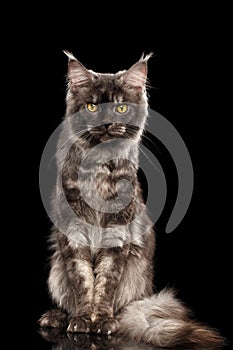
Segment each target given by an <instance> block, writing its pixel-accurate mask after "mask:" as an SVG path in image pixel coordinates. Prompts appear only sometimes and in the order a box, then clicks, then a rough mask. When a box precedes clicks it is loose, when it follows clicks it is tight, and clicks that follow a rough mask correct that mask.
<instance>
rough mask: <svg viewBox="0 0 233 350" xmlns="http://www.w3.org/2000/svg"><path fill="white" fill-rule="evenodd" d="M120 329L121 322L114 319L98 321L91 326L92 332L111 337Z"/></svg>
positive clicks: (107, 318)
mask: <svg viewBox="0 0 233 350" xmlns="http://www.w3.org/2000/svg"><path fill="white" fill-rule="evenodd" d="M118 329H119V322H118V321H117V319H116V318H114V317H104V318H101V319H97V320H96V321H95V322H94V323H93V324H92V326H91V331H92V332H93V333H96V334H106V335H110V334H112V333H116V332H117V331H118Z"/></svg>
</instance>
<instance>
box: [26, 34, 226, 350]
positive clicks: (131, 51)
mask: <svg viewBox="0 0 233 350" xmlns="http://www.w3.org/2000/svg"><path fill="white" fill-rule="evenodd" d="M186 34H187V36H186V35H183V36H179V34H178V35H177V37H176V36H174V37H172V38H170V39H171V40H170V41H168V40H158V38H156V35H155V37H154V38H153V35H152V38H151V39H150V40H149V45H147V43H146V42H145V40H143V39H141V40H136V43H135V44H133V43H132V42H131V40H130V39H129V38H128V41H127V42H124V41H123V42H122V41H121V40H115V39H113V40H112V41H111V44H109V42H108V44H107V45H106V43H105V40H104V39H102V40H99V41H98V42H95V41H93V40H91V39H90V40H86V42H82V43H81V42H79V41H78V42H77V45H74V46H71V47H67V46H66V47H63V48H62V49H68V50H69V51H72V52H73V53H74V54H75V55H76V57H77V58H78V59H79V60H80V61H81V62H82V63H83V64H84V65H85V66H86V67H87V68H89V69H92V70H94V71H97V72H113V73H114V72H116V71H118V70H122V69H126V68H129V67H130V66H131V65H132V64H133V63H135V62H136V61H137V60H138V59H139V58H140V56H141V54H142V53H143V52H145V53H149V52H151V51H153V52H154V57H153V58H152V59H151V60H150V61H149V64H148V66H149V69H148V70H149V73H148V76H149V80H150V83H151V88H150V90H149V93H150V100H149V102H150V108H151V109H153V110H155V111H157V112H159V113H160V114H162V115H163V116H164V117H165V118H167V119H168V120H169V121H170V122H171V123H172V124H173V126H174V127H175V128H176V129H177V131H178V132H179V133H180V135H181V136H182V138H183V140H184V142H185V144H186V146H187V148H188V150H189V153H190V156H191V159H192V162H193V168H194V192H193V197H192V201H191V204H190V207H189V209H188V211H187V214H186V215H185V217H184V219H183V221H182V222H181V224H180V225H179V226H178V227H177V228H176V229H175V231H173V232H172V233H170V234H165V233H164V225H165V223H166V221H167V217H168V215H169V205H170V206H172V203H173V201H174V193H175V191H176V185H177V184H176V181H174V179H173V175H174V169H173V168H172V166H171V164H170V163H169V159H168V163H167V164H166V161H165V162H164V167H165V173H166V175H167V181H168V183H169V189H170V192H169V193H168V195H169V196H170V197H168V198H169V200H170V204H169V201H168V203H167V212H166V210H165V214H163V216H162V217H161V218H160V220H159V222H158V224H157V255H156V261H155V266H156V278H155V284H156V287H157V289H158V290H160V289H161V288H163V287H165V286H172V287H175V288H176V289H177V290H178V295H179V297H180V298H181V299H182V300H183V301H184V302H186V303H187V305H188V306H189V307H190V308H191V309H192V310H193V311H194V313H195V315H196V318H197V319H198V320H200V321H202V322H204V323H207V324H209V325H210V326H212V327H215V328H217V329H219V330H220V332H221V333H222V334H223V335H224V336H225V337H227V338H228V339H230V337H231V334H230V322H229V321H228V319H229V317H230V309H231V293H232V291H231V289H230V280H231V276H232V273H231V272H230V268H229V261H230V249H229V247H230V239H229V238H230V223H229V221H230V217H229V216H228V215H227V214H226V212H227V208H228V204H227V202H226V194H227V192H228V189H227V188H228V187H227V185H228V184H227V183H226V173H227V159H228V154H227V150H226V146H225V143H224V141H225V140H224V135H223V131H224V127H225V126H223V125H222V124H221V120H223V118H224V116H221V115H220V114H219V111H218V110H217V109H216V102H217V101H216V100H217V99H218V92H217V93H216V75H218V69H217V68H216V66H215V65H214V64H212V63H211V62H212V57H213V52H212V48H210V47H209V40H205V38H206V39H208V38H209V36H208V35H207V33H205V35H204V36H205V37H204V38H201V39H202V40H201V39H200V37H198V38H197V37H196V33H192V32H189V33H186ZM168 37H169V35H168ZM62 49H48V50H46V51H44V52H43V50H37V51H36V60H35V65H36V67H37V82H36V90H34V91H36V96H34V97H35V100H36V101H37V103H36V108H35V112H34V113H33V114H34V116H33V119H32V120H31V126H32V129H33V147H34V150H35V152H36V157H33V158H32V159H31V161H32V163H33V173H34V174H35V177H34V178H33V179H34V180H33V184H32V187H31V188H32V189H33V191H32V192H31V193H32V195H33V201H34V202H33V203H35V204H34V205H33V210H32V212H33V215H32V221H33V222H32V227H33V228H32V231H33V233H32V234H33V236H32V237H33V240H32V245H33V249H32V261H33V263H32V265H33V271H34V272H33V290H32V293H31V294H33V298H32V325H33V346H34V347H38V348H39V347H40V348H43V347H44V348H45V347H47V348H48V349H49V348H50V345H48V344H47V343H45V342H44V341H42V339H41V338H40V336H39V335H38V334H37V333H36V329H37V325H36V321H37V319H38V318H39V317H40V315H41V314H42V313H43V312H44V311H46V310H47V309H48V308H49V307H51V302H50V299H49V297H48V293H47V286H46V279H47V275H48V260H47V257H48V251H47V242H46V240H47V237H48V233H49V228H50V221H49V219H48V218H47V214H46V212H45V210H44V208H43V205H42V202H41V199H40V193H39V185H38V169H39V162H40V157H41V154H42V151H43V148H44V146H45V144H46V141H47V139H48V138H49V136H50V135H51V133H52V132H53V130H54V129H55V127H56V126H58V125H59V123H60V121H61V118H62V117H63V115H64V111H65V89H66V86H65V74H66V69H67V58H66V56H65V55H64V54H63V52H62ZM216 71H217V73H216ZM34 88H35V87H34ZM164 156H165V158H166V157H167V155H166V152H165V153H164ZM168 158H169V157H168ZM172 184H174V188H175V189H172ZM155 196H156V194H155Z"/></svg>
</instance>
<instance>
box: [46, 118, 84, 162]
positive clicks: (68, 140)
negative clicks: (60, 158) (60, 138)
mask: <svg viewBox="0 0 233 350" xmlns="http://www.w3.org/2000/svg"><path fill="white" fill-rule="evenodd" d="M80 126H82V125H80ZM84 126H86V125H84ZM87 130H88V129H82V130H80V131H79V132H77V133H75V134H73V135H71V136H70V137H69V138H68V139H67V140H66V141H65V142H64V143H63V144H62V145H61V146H60V147H59V148H58V149H57V151H56V152H55V153H54V155H53V156H52V158H51V159H50V161H49V164H48V167H50V165H51V163H52V161H53V159H54V158H55V157H56V155H57V154H58V152H59V151H60V150H61V149H62V148H63V147H64V146H65V145H66V144H67V143H68V142H70V141H71V140H72V139H73V138H76V136H78V135H79V134H81V133H82V132H85V131H87Z"/></svg>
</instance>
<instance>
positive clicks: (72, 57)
mask: <svg viewBox="0 0 233 350" xmlns="http://www.w3.org/2000/svg"><path fill="white" fill-rule="evenodd" d="M63 52H64V54H65V55H66V56H67V57H68V58H69V60H70V61H77V58H75V57H74V55H73V54H72V52H69V51H67V50H63Z"/></svg>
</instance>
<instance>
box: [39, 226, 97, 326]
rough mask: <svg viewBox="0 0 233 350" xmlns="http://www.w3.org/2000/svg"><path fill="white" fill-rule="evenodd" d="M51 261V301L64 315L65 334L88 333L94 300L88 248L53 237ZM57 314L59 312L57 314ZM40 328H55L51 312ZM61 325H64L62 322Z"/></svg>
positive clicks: (62, 237)
mask: <svg viewBox="0 0 233 350" xmlns="http://www.w3.org/2000/svg"><path fill="white" fill-rule="evenodd" d="M55 238H56V250H55V252H54V254H53V256H52V260H51V270H50V276H49V281H48V282H49V289H50V292H51V295H52V297H53V300H54V301H55V302H56V303H57V304H58V306H59V307H60V308H61V309H62V310H64V311H66V313H67V315H68V320H67V324H68V328H67V330H68V331H69V332H82V333H88V332H90V325H91V319H90V314H91V311H92V303H93V296H94V274H93V268H92V261H91V255H90V248H89V247H80V246H79V245H78V244H77V243H76V242H74V241H72V240H71V239H69V238H68V237H67V236H65V235H63V234H60V233H57V234H56V236H55ZM60 313H61V312H60ZM40 325H41V326H46V327H57V323H54V317H53V314H51V312H50V311H49V312H47V313H46V314H45V315H43V317H42V319H41V322H40ZM62 325H65V323H64V322H63V324H62Z"/></svg>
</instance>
